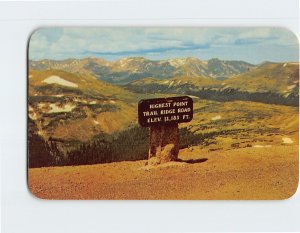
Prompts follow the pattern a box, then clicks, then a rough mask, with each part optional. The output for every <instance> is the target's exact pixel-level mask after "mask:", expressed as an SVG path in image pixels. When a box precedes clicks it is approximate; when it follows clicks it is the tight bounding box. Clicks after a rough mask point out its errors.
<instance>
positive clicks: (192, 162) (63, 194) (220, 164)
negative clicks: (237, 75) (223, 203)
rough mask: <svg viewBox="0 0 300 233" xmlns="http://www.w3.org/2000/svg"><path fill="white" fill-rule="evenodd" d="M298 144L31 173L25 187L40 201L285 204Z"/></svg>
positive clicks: (295, 173)
mask: <svg viewBox="0 0 300 233" xmlns="http://www.w3.org/2000/svg"><path fill="white" fill-rule="evenodd" d="M298 153H299V152H298V145H291V144H288V145H287V144H286V145H283V144H282V145H277V146H271V147H246V148H238V149H231V150H219V151H206V150H201V149H200V148H199V147H192V148H187V149H183V150H181V151H180V153H179V157H180V159H181V160H182V162H169V163H166V164H163V165H159V166H145V163H146V161H145V160H143V161H133V162H116V163H109V164H97V165H85V166H69V167H48V168H34V169H29V171H28V186H29V189H30V191H31V192H32V194H33V195H35V196H36V197H38V198H42V199H150V200H152V199H153V200H157V199H180V200H194V199H225V200H227V199H239V200H241V199H286V198H289V197H290V196H292V195H293V194H294V193H295V191H296V189H297V186H298V178H299V156H298Z"/></svg>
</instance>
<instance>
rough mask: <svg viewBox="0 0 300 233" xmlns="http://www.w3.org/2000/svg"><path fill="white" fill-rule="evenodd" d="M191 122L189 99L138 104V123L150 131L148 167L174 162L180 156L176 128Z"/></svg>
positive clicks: (191, 104) (190, 102) (142, 101)
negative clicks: (180, 124)
mask: <svg viewBox="0 0 300 233" xmlns="http://www.w3.org/2000/svg"><path fill="white" fill-rule="evenodd" d="M192 119H193V99H192V98H190V97H188V96H181V97H170V98H158V99H147V100H141V101H140V102H139V105H138V121H139V124H140V125H141V126H142V127H150V141H149V158H148V164H152V165H156V164H161V163H165V162H169V161H176V160H177V159H178V152H179V129H178V124H179V123H182V122H190V121H191V120H192Z"/></svg>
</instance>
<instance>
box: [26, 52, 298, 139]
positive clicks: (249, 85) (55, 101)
mask: <svg viewBox="0 0 300 233" xmlns="http://www.w3.org/2000/svg"><path fill="white" fill-rule="evenodd" d="M28 79H29V85H28V94H29V96H28V104H29V108H28V113H29V118H30V119H31V120H32V121H33V122H31V123H32V124H31V125H34V126H33V127H32V128H34V129H35V131H36V133H37V134H39V135H40V136H42V137H43V138H45V139H47V140H48V139H51V138H52V139H63V140H65V141H81V142H82V141H87V140H89V139H91V138H92V137H94V136H95V135H98V134H100V133H105V134H113V133H115V132H119V131H121V130H124V129H128V128H130V127H131V126H133V125H136V122H137V113H136V108H137V103H138V101H139V100H140V99H147V98H156V97H163V96H170V95H191V96H195V97H197V98H200V99H208V100H215V101H221V102H222V101H233V100H243V101H245V100H246V101H255V102H263V103H271V104H283V105H291V106H298V105H299V101H298V99H299V94H298V93H299V63H271V62H265V63H262V64H259V65H256V66H255V65H253V64H249V63H247V62H244V61H222V60H219V59H210V60H208V61H202V60H200V59H198V58H180V59H169V60H162V61H152V60H148V59H145V58H141V57H130V58H123V59H120V60H117V61H106V60H104V59H100V58H84V59H67V60H62V61H54V60H41V61H29V73H28Z"/></svg>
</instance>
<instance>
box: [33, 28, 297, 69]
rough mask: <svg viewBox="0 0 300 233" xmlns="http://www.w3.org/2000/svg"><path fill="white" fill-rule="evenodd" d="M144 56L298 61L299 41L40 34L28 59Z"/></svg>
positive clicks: (255, 32) (254, 36)
mask: <svg viewBox="0 0 300 233" xmlns="http://www.w3.org/2000/svg"><path fill="white" fill-rule="evenodd" d="M131 56H139V57H146V58H149V59H153V60H161V59H169V58H180V57H197V58H199V59H203V60H208V59H210V58H220V59H224V60H244V61H247V62H251V63H254V64H257V63H260V62H263V61H274V62H281V61H284V62H286V61H298V59H299V51H298V40H297V38H296V36H295V35H294V34H293V33H292V32H290V31H288V30H286V29H283V28H200V27H199V28H196V27H190V28H176V27H174V28H170V27H169V28H163V27H162V28H151V27H150V28H101V27H99V28H89V27H85V28H84V27H83V28H76V27H69V28H41V29H38V30H36V31H35V32H34V33H33V34H32V36H31V38H30V42H29V59H31V60H41V59H55V60H62V59H67V58H84V57H100V58H104V59H107V60H116V59H120V58H123V57H131Z"/></svg>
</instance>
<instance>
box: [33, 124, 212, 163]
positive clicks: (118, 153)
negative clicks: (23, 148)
mask: <svg viewBox="0 0 300 233" xmlns="http://www.w3.org/2000/svg"><path fill="white" fill-rule="evenodd" d="M30 125H31V127H33V126H32V122H31V123H30ZM29 128H30V127H29ZM179 133H180V148H181V149H182V148H186V147H189V146H193V145H198V144H201V143H205V142H204V139H205V138H206V137H207V136H208V135H202V134H193V133H192V132H190V131H189V130H188V129H187V128H182V129H180V130H179ZM210 136H211V135H210ZM148 143H149V129H148V128H141V127H139V126H135V127H132V128H129V129H127V130H124V131H121V132H119V133H115V134H113V135H108V134H104V133H102V134H99V135H97V136H95V137H94V138H92V139H91V140H89V141H88V142H85V143H77V144H76V145H75V146H73V148H72V149H71V150H65V149H63V148H62V147H61V145H62V144H66V142H61V140H55V139H53V138H50V139H49V140H47V141H46V140H44V139H43V138H42V137H41V136H39V135H37V134H36V133H34V130H31V131H29V132H28V153H29V156H28V157H29V167H30V168H34V167H48V166H72V165H87V164H98V163H111V162H119V161H135V160H144V159H147V158H148ZM74 147H75V148H74Z"/></svg>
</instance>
